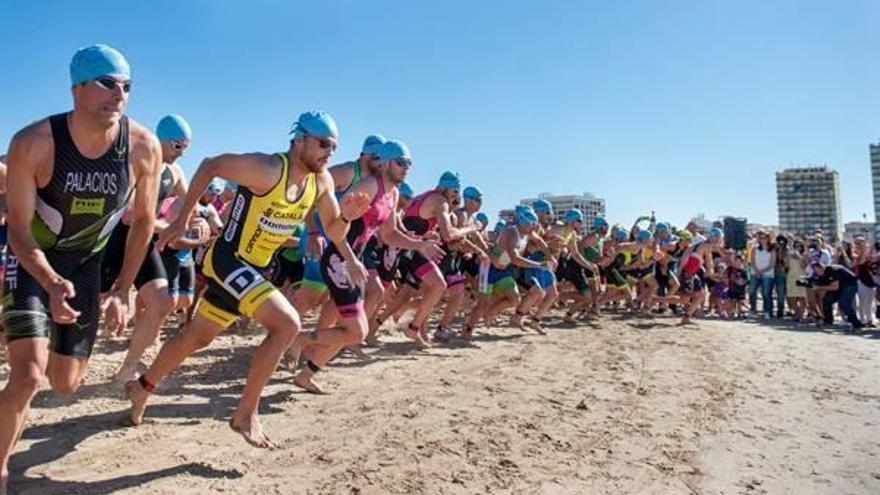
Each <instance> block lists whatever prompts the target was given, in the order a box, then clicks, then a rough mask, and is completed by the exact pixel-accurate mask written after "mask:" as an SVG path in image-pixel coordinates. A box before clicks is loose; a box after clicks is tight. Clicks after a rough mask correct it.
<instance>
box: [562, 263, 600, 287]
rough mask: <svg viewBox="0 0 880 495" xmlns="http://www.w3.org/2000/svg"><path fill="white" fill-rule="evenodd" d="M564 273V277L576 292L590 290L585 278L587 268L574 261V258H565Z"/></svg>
mask: <svg viewBox="0 0 880 495" xmlns="http://www.w3.org/2000/svg"><path fill="white" fill-rule="evenodd" d="M564 273H565V279H566V280H568V281H569V282H571V284H572V285H574V288H575V289H577V291H578V292H580V293H581V294H586V293H587V292H590V281H589V280H587V279H588V278H589V277H588V276H587V269H586V268H584V267H583V266H581V265H580V264H579V263H578V262H577V261H575V260H574V258H568V259H567V260H566V262H565V271H564ZM590 273H592V272H590ZM594 276H595V275H594Z"/></svg>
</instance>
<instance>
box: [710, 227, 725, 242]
mask: <svg viewBox="0 0 880 495" xmlns="http://www.w3.org/2000/svg"><path fill="white" fill-rule="evenodd" d="M721 237H724V231H723V230H721V229H720V228H718V227H712V230H710V231H709V238H710V239H719V238H721Z"/></svg>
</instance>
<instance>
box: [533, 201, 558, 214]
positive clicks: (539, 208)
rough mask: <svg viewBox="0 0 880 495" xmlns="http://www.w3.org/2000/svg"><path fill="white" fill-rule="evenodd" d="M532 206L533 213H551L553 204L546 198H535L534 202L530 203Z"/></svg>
mask: <svg viewBox="0 0 880 495" xmlns="http://www.w3.org/2000/svg"><path fill="white" fill-rule="evenodd" d="M532 208H533V209H534V210H535V213H549V214H551V215H552V214H553V205H552V204H550V202H549V201H547V200H546V199H536V200H535V202H534V203H532Z"/></svg>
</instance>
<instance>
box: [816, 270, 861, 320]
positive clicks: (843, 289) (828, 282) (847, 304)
mask: <svg viewBox="0 0 880 495" xmlns="http://www.w3.org/2000/svg"><path fill="white" fill-rule="evenodd" d="M812 269H813V280H812V282H813V285H814V287H815V288H816V289H820V290H823V291H824V295H823V296H822V321H823V323H824V324H825V325H832V324H833V323H834V304H835V303H837V304H838V305H839V306H840V310H841V311H842V312H843V314H844V315H845V316H846V320H847V321H848V322H849V324H850V325H852V330H859V329H861V328H862V327H863V326H864V325H862V322H860V321H859V318H858V316H857V315H856V310H855V307H854V303H855V298H856V293H857V292H858V278H857V277H856V275H855V274H854V273H853V272H852V271H851V270H849V269H848V268H847V267H845V266H842V265H838V264H827V265H826V264H825V263H822V262H821V261H817V262H814V263H813V265H812Z"/></svg>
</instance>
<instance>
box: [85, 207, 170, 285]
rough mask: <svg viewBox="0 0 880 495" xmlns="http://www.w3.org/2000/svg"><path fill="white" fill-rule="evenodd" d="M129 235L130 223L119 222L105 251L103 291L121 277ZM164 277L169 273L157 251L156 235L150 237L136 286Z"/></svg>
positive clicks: (102, 278)
mask: <svg viewBox="0 0 880 495" xmlns="http://www.w3.org/2000/svg"><path fill="white" fill-rule="evenodd" d="M127 237H128V225H125V224H123V223H122V222H119V224H118V225H117V226H116V228H114V229H113V233H111V234H110V239H109V240H108V241H107V247H106V248H105V251H104V261H103V263H102V264H101V292H102V293H103V292H107V291H109V290H110V289H111V288H112V287H113V283H114V282H116V279H117V278H119V272H120V271H122V259H123V258H124V257H125V241H126V238H127ZM156 279H162V280H168V274H167V273H166V272H165V265H164V263H162V256H161V255H160V254H159V252H158V251H156V237H155V236H153V237H152V238H150V244H149V246H147V255H146V256H145V257H144V261H143V263H141V267H140V269H139V270H138V272H137V276H135V279H134V287H135V288H136V289H140V288H141V287H143V286H144V284H146V283H147V282H150V281H153V280H156Z"/></svg>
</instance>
